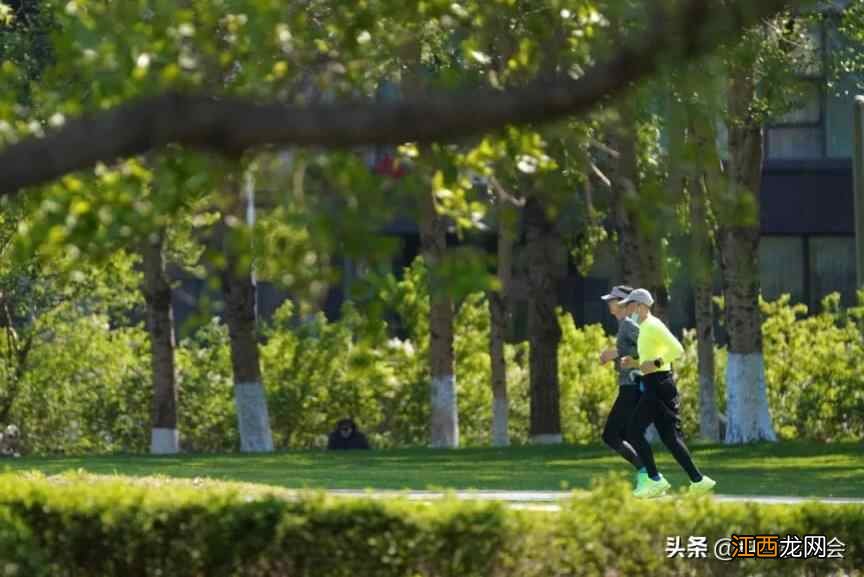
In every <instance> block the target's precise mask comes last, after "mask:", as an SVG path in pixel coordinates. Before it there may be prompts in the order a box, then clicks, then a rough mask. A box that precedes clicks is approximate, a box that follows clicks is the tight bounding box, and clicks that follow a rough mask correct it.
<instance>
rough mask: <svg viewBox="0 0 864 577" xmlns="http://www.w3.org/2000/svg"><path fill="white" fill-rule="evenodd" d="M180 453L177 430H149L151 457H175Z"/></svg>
mask: <svg viewBox="0 0 864 577" xmlns="http://www.w3.org/2000/svg"><path fill="white" fill-rule="evenodd" d="M179 452H180V435H179V434H178V432H177V429H159V428H152V429H150V453H151V454H153V455H176V454H177V453H179Z"/></svg>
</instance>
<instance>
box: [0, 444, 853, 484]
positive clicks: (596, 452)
mask: <svg viewBox="0 0 864 577" xmlns="http://www.w3.org/2000/svg"><path fill="white" fill-rule="evenodd" d="M655 452H656V454H657V455H658V465H659V467H660V470H661V472H663V473H664V474H665V475H666V476H667V477H668V478H669V480H670V481H671V482H672V484H673V486H679V485H681V484H683V483H684V482H685V476H684V474H683V473H682V472H681V470H680V469H679V468H678V466H677V465H676V464H675V463H674V462H673V461H672V458H671V456H670V455H669V454H668V453H667V452H666V451H665V449H661V448H658V449H657V450H656V451H655ZM693 452H694V458H695V461H696V463H697V465H698V466H700V467H701V468H702V469H703V470H704V471H705V472H706V473H707V474H709V475H711V476H712V477H713V478H715V479H716V480H717V481H718V483H719V484H718V487H717V493H721V494H727V495H784V496H805V497H807V496H812V497H829V496H831V497H864V445H862V444H861V443H835V444H827V445H826V444H814V443H802V442H791V443H781V444H760V445H754V446H748V447H743V448H742V447H734V448H733V447H726V446H722V445H702V446H698V447H694V448H693ZM5 465H6V468H7V470H18V471H23V470H39V471H42V472H44V473H46V474H55V473H61V472H64V471H69V470H77V469H83V470H84V471H87V472H89V473H94V474H102V475H106V474H108V475H110V474H118V475H129V476H149V475H166V476H171V477H185V478H192V477H206V478H210V479H214V480H223V481H240V482H251V483H264V484H269V485H277V486H281V487H288V488H324V489H365V488H376V489H430V488H431V489H441V488H452V489H502V490H503V489H511V490H559V489H561V488H562V486H564V485H563V484H564V483H566V484H567V486H569V487H570V488H587V487H589V486H590V483H591V479H592V478H593V477H605V476H607V475H608V474H609V473H612V472H620V473H622V474H627V475H629V474H630V470H629V469H628V467H627V466H626V465H625V464H624V462H623V461H622V460H621V459H620V458H619V457H617V456H616V455H613V454H612V453H611V451H609V450H608V449H606V448H605V447H601V446H587V447H583V446H579V447H574V446H557V447H514V448H510V449H492V448H488V449H485V448H484V449H460V450H454V451H447V450H432V449H395V450H383V451H371V452H365V451H363V452H347V453H328V452H324V451H290V452H282V453H275V454H270V455H240V454H231V455H184V456H182V457H149V456H106V457H52V458H47V457H46V458H37V457H26V458H21V459H16V460H9V461H5Z"/></svg>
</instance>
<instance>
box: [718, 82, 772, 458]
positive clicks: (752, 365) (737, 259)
mask: <svg viewBox="0 0 864 577" xmlns="http://www.w3.org/2000/svg"><path fill="white" fill-rule="evenodd" d="M754 95H755V88H754V86H753V83H752V75H748V74H747V73H746V71H739V72H738V73H733V74H732V77H731V80H730V83H729V92H728V99H729V112H730V118H732V119H733V122H730V124H729V128H728V132H729V163H728V175H727V184H728V186H729V189H730V190H729V194H728V198H727V200H728V201H729V202H730V203H732V207H733V210H732V211H731V214H729V212H730V211H726V214H725V215H724V222H721V223H720V235H719V245H720V257H721V258H720V261H721V270H722V273H723V293H724V295H725V319H726V329H727V331H728V332H729V361H728V365H727V369H726V405H727V418H728V424H727V428H726V442H727V443H730V444H731V443H747V442H751V441H759V440H769V441H775V440H776V439H777V437H776V435H775V433H774V428H773V425H772V423H771V415H770V413H769V410H768V400H767V395H766V390H765V367H764V363H763V359H762V315H761V313H760V311H759V293H760V285H759V190H760V185H761V180H762V130H761V127H760V125H759V123H758V122H756V121H755V120H753V119H752V118H750V114H749V108H750V105H751V104H752V102H753V99H754Z"/></svg>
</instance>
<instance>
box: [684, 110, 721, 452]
mask: <svg viewBox="0 0 864 577" xmlns="http://www.w3.org/2000/svg"><path fill="white" fill-rule="evenodd" d="M699 112H700V111H699V110H698V109H697V108H696V107H691V108H690V110H688V113H689V114H688V132H689V134H688V139H689V140H690V143H689V144H690V146H691V147H693V149H694V150H695V153H696V158H697V163H696V165H695V166H693V167H691V170H690V171H689V177H690V178H689V187H688V188H689V191H690V269H691V275H692V279H693V296H694V305H695V306H694V308H695V311H694V312H695V316H696V348H697V356H698V364H699V431H700V433H701V434H702V437H703V438H705V439H708V440H711V441H719V440H720V417H719V414H718V412H717V393H716V389H715V374H714V372H715V369H714V302H713V297H714V278H713V277H714V275H713V270H714V245H713V241H712V237H711V229H712V226H711V222H710V221H709V215H708V193H709V188H708V181H709V178H708V177H706V176H705V175H704V172H705V171H708V172H709V173H711V174H715V173H716V172H717V171H718V170H719V169H720V163H719V160H718V156H717V153H716V146H717V145H716V133H715V131H714V129H713V127H712V124H711V119H710V118H709V117H706V116H704V115H702V114H700V113H699Z"/></svg>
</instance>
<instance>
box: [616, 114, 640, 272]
mask: <svg viewBox="0 0 864 577" xmlns="http://www.w3.org/2000/svg"><path fill="white" fill-rule="evenodd" d="M611 140H612V142H611V144H612V148H613V149H614V150H616V151H617V152H618V158H617V159H616V160H615V162H614V163H613V164H614V169H613V170H614V172H613V182H612V212H613V219H614V223H615V232H616V233H617V237H618V270H619V275H620V277H619V278H620V281H621V283H623V284H629V285H631V286H632V287H634V288H636V287H639V286H641V283H642V258H641V250H640V248H639V229H638V225H639V214H638V212H637V210H636V207H637V206H638V193H637V191H636V182H637V178H638V168H637V166H636V142H635V140H634V139H633V136H632V134H631V135H628V134H627V130H626V128H625V127H624V126H621V125H618V126H616V130H615V131H614V133H613V135H612V139H611Z"/></svg>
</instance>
